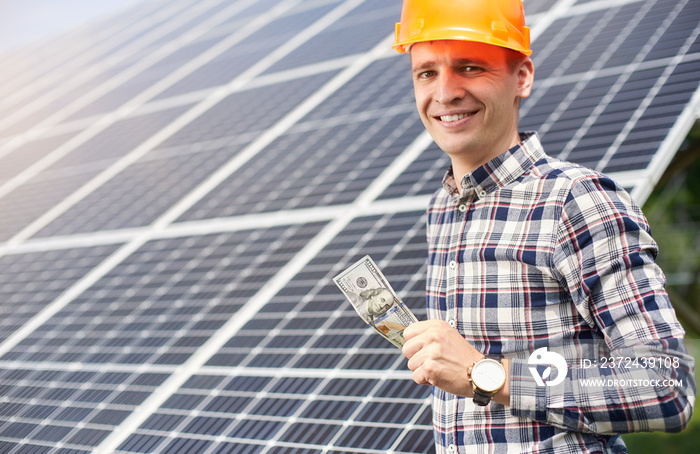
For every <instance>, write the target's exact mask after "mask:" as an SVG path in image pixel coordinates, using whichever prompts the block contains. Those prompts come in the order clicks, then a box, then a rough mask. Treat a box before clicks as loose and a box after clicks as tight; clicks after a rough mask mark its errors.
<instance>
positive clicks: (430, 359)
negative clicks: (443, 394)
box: [402, 320, 484, 397]
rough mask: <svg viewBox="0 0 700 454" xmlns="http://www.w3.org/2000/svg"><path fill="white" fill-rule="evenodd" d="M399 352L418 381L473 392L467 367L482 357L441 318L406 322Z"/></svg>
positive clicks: (455, 391)
mask: <svg viewBox="0 0 700 454" xmlns="http://www.w3.org/2000/svg"><path fill="white" fill-rule="evenodd" d="M403 337H404V338H405V339H406V343H405V344H404V346H403V349H402V352H403V354H404V355H405V356H406V358H408V368H409V369H411V370H412V371H413V381H415V382H416V383H418V384H419V385H434V386H437V387H438V388H440V389H442V390H445V391H447V392H449V393H452V394H457V395H459V396H465V397H471V396H473V395H474V391H473V389H472V384H471V383H470V382H469V377H468V376H467V369H468V368H469V366H471V365H472V364H473V363H474V361H478V360H480V359H481V358H483V357H484V355H482V354H481V353H479V352H478V351H477V350H476V349H475V348H474V347H472V345H471V344H470V343H469V342H467V341H466V340H464V338H463V337H462V335H461V334H459V332H458V331H457V330H456V329H454V328H452V327H451V326H450V325H449V324H448V323H447V322H445V321H444V320H426V321H422V322H418V323H414V324H413V325H410V326H408V327H407V328H406V329H405V330H404V332H403Z"/></svg>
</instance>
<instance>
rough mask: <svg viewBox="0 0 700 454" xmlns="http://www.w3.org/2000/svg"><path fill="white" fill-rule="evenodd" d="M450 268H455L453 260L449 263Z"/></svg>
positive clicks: (455, 264) (455, 263)
mask: <svg viewBox="0 0 700 454" xmlns="http://www.w3.org/2000/svg"><path fill="white" fill-rule="evenodd" d="M450 268H451V269H455V268H457V262H455V261H454V260H452V261H451V262H450Z"/></svg>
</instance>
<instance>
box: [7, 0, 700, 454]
mask: <svg viewBox="0 0 700 454" xmlns="http://www.w3.org/2000/svg"><path fill="white" fill-rule="evenodd" d="M525 8H526V11H527V14H528V17H529V21H530V25H531V26H532V33H533V48H534V55H533V58H534V61H535V65H536V68H537V69H536V79H537V80H536V85H535V87H534V90H533V93H532V95H531V97H530V98H529V99H527V100H525V101H524V102H523V104H522V106H521V125H522V126H523V129H531V130H538V131H539V132H540V134H541V136H542V139H543V143H544V145H545V148H546V150H547V151H548V152H549V153H550V154H552V155H558V156H560V157H563V158H566V159H569V160H572V161H575V162H579V163H583V164H586V165H589V166H592V167H595V168H597V169H599V170H604V171H606V172H609V173H610V174H611V175H612V176H613V177H615V178H618V177H619V178H620V179H621V183H622V184H623V185H624V186H625V187H627V188H629V189H630V190H632V191H633V196H635V197H637V198H638V201H640V202H643V200H644V198H645V197H646V194H647V193H648V190H649V189H648V188H649V187H650V186H653V184H654V182H655V181H656V179H657V178H658V177H659V172H661V171H663V168H664V167H665V166H666V165H667V163H668V162H669V160H670V158H671V157H672V155H673V153H675V151H676V149H677V147H678V143H680V140H681V139H682V137H683V136H684V135H685V134H686V133H687V131H688V129H689V128H690V125H691V124H692V122H693V121H695V120H696V118H697V112H698V111H700V110H699V109H698V106H699V105H700V95H698V91H699V90H698V85H699V84H698V82H699V81H698V77H697V74H698V70H700V68H699V65H700V37H699V35H700V26H699V25H698V24H699V23H700V6H699V4H698V3H697V2H695V1H692V0H679V1H675V0H612V1H607V2H600V1H591V0H578V1H573V0H561V1H554V0H528V1H526V2H525ZM399 11H400V2H397V1H394V0H381V1H378V0H377V1H375V0H372V1H369V0H364V1H363V0H342V1H341V0H306V1H301V0H264V1H254V0H207V1H202V2H196V3H192V2H186V1H175V2H172V1H168V2H147V3H145V4H143V5H140V6H138V7H135V8H134V9H133V10H132V11H130V12H128V13H124V14H122V15H120V16H119V17H117V18H115V19H114V21H113V22H110V23H100V24H95V25H93V26H91V27H85V28H84V29H83V30H81V31H76V32H74V33H72V34H67V35H66V36H64V37H60V38H58V39H56V40H55V41H54V42H53V43H51V42H48V43H45V44H43V45H37V46H33V47H32V48H31V52H30V51H29V50H28V51H26V52H24V53H13V54H10V55H5V56H0V59H1V61H2V62H3V67H7V68H8V71H3V74H0V81H1V83H0V99H2V101H0V218H1V219H2V220H3V222H2V223H1V225H0V241H2V242H1V243H0V312H1V313H2V314H3V317H2V321H1V322H0V451H2V452H7V453H12V454H17V453H24V452H34V453H39V452H46V453H52V454H56V453H69V452H71V453H79V452H80V453H87V452H96V453H99V452H110V453H111V452H116V453H127V452H129V453H134V452H143V453H146V452H149V453H168V454H170V453H177V452H182V453H190V452H201V453H205V454H211V453H232V452H235V453H265V454H270V453H285V454H289V453H300V454H301V453H318V454H320V453H324V454H328V453H357V452H363V453H368V454H371V453H374V454H379V453H386V452H393V453H426V452H434V447H433V445H432V419H431V411H430V403H429V388H427V387H422V386H418V385H415V384H414V383H413V382H412V380H411V374H410V372H409V371H408V370H407V367H406V360H405V359H404V357H403V356H402V355H401V354H400V353H399V352H398V351H397V350H396V348H395V347H393V346H391V345H390V344H388V343H386V341H385V340H384V339H382V338H380V337H379V336H377V335H376V334H374V333H373V332H372V331H371V330H369V329H368V328H367V327H366V326H365V325H364V324H363V322H362V321H361V320H360V319H359V318H358V317H357V316H356V314H355V312H354V310H353V309H352V308H351V307H350V306H349V305H348V304H347V303H346V302H345V301H344V300H343V298H342V296H341V295H340V294H339V293H338V291H337V288H336V287H335V285H334V284H333V283H332V280H331V278H332V276H334V275H335V274H337V273H338V272H339V271H340V270H342V269H344V268H345V267H346V266H348V265H349V264H351V263H353V262H354V261H356V260H357V259H358V258H359V257H361V256H363V255H365V254H367V253H369V254H371V255H372V256H373V258H374V259H375V260H376V261H377V262H378V264H379V266H380V267H381V268H382V270H383V271H384V273H385V274H386V275H387V276H388V278H389V279H390V281H391V282H392V285H393V286H394V288H395V289H396V290H397V292H398V293H399V294H400V295H401V296H402V297H403V298H404V300H405V301H406V304H407V305H408V306H410V307H411V309H412V310H413V311H414V312H415V313H416V315H417V316H418V318H419V319H422V318H425V317H426V314H425V309H424V308H423V305H424V298H425V297H424V286H425V281H424V276H423V274H424V272H425V263H424V262H425V256H426V250H425V248H426V246H425V227H424V223H425V217H424V211H425V206H426V205H427V202H428V198H429V196H430V195H431V194H432V193H433V192H434V191H435V190H436V189H437V188H438V187H439V185H440V180H441V178H442V175H443V173H444V171H445V169H446V168H447V165H448V159H447V158H446V156H445V155H444V153H442V152H441V151H440V150H439V149H438V148H437V146H436V145H435V144H434V143H432V141H431V140H430V138H429V137H428V136H427V135H426V134H425V133H424V132H423V128H422V126H421V123H420V120H419V118H418V115H417V114H416V112H415V105H414V98H413V91H412V82H411V79H410V77H409V67H410V66H409V60H408V58H407V57H406V56H402V55H398V54H395V53H393V52H392V51H391V50H390V49H389V43H390V42H391V36H392V34H393V29H394V22H395V21H396V20H397V19H398V15H399ZM16 68H23V71H24V72H20V71H19V69H16ZM673 144H676V145H675V146H674V145H673Z"/></svg>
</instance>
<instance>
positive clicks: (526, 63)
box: [517, 57, 535, 98]
mask: <svg viewBox="0 0 700 454" xmlns="http://www.w3.org/2000/svg"><path fill="white" fill-rule="evenodd" d="M517 75H518V96H519V97H520V98H527V97H528V96H530V91H531V90H532V84H533V82H534V81H535V65H534V64H533V63H532V60H531V59H530V58H529V57H528V58H526V59H524V60H523V61H522V62H521V63H520V66H519V67H518V69H517Z"/></svg>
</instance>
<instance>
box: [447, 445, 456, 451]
mask: <svg viewBox="0 0 700 454" xmlns="http://www.w3.org/2000/svg"><path fill="white" fill-rule="evenodd" d="M447 452H457V446H455V445H449V446H448V447H447Z"/></svg>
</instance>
